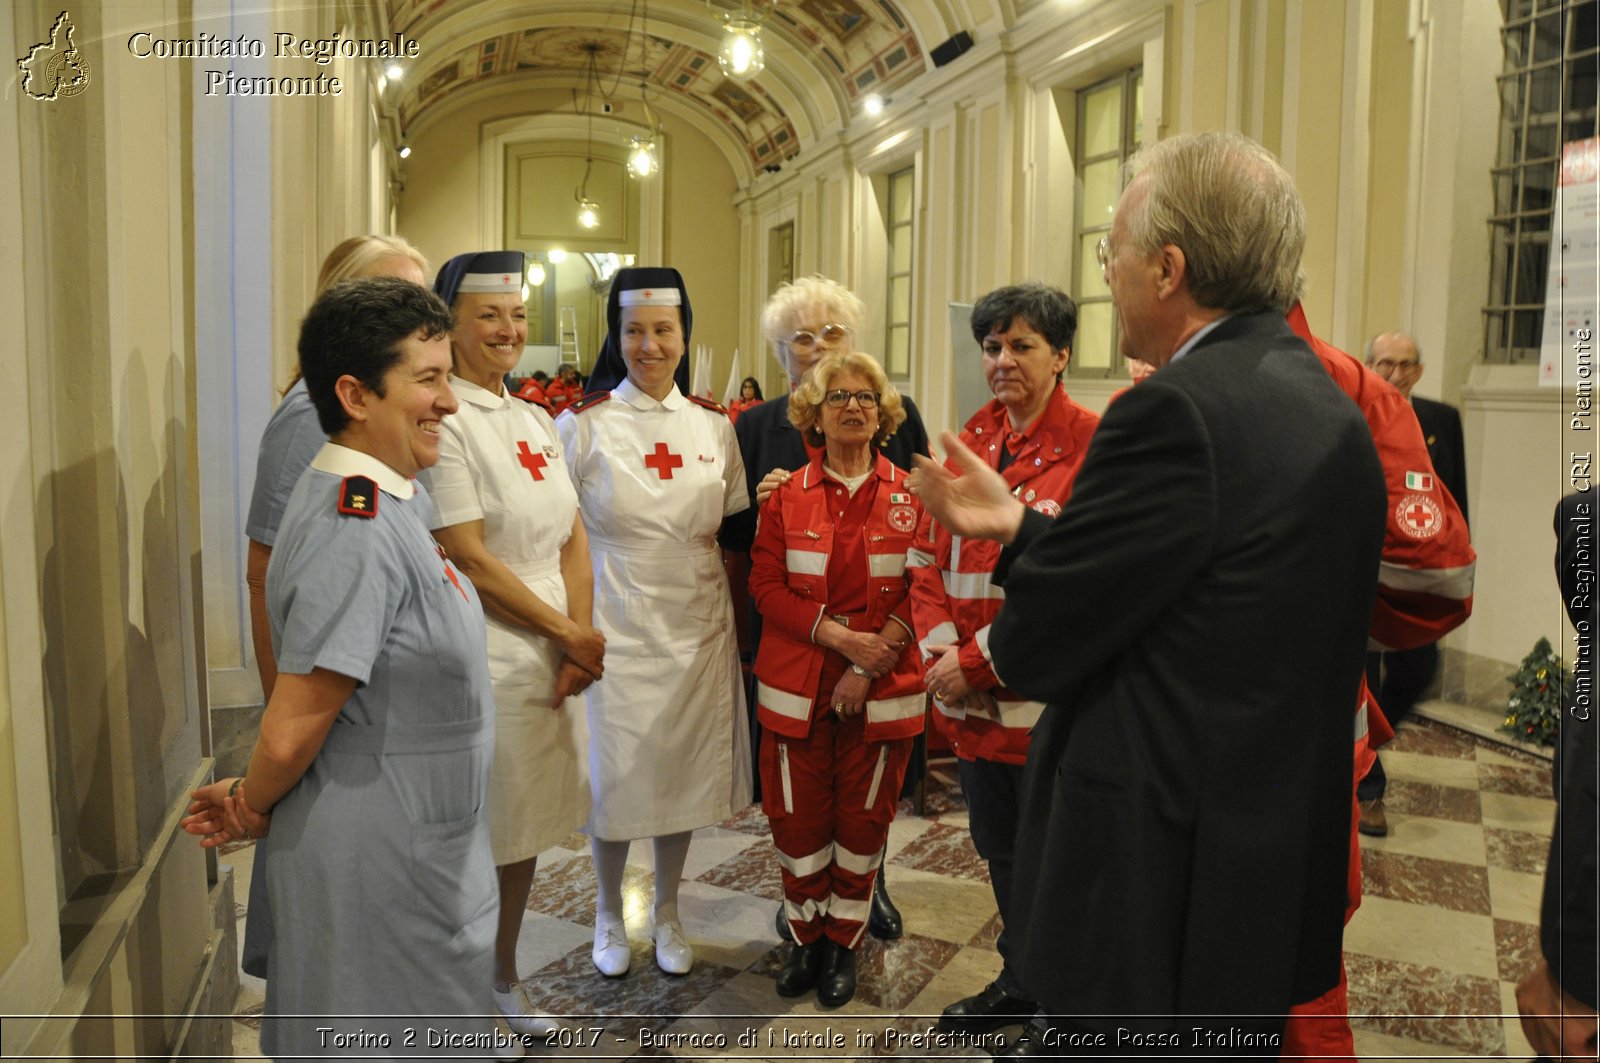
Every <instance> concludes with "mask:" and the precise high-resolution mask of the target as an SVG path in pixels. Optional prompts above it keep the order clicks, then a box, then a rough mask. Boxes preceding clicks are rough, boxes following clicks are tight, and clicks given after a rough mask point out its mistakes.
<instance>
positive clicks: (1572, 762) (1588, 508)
mask: <svg viewBox="0 0 1600 1063" xmlns="http://www.w3.org/2000/svg"><path fill="white" fill-rule="evenodd" d="M1596 523H1597V521H1596V514H1595V491H1594V489H1593V488H1591V489H1590V490H1588V491H1585V492H1582V493H1579V494H1572V495H1568V496H1567V497H1565V498H1563V499H1562V500H1561V504H1560V505H1559V506H1557V507H1556V540H1557V542H1558V543H1559V544H1560V545H1559V548H1558V549H1557V551H1556V574H1557V577H1558V579H1559V582H1560V585H1561V596H1562V599H1563V600H1564V602H1565V604H1566V608H1567V616H1568V617H1570V618H1571V620H1572V623H1573V626H1574V627H1577V628H1578V630H1579V632H1580V634H1586V635H1587V636H1588V637H1589V638H1590V639H1593V638H1594V636H1595V634H1596V632H1595V627H1596V621H1597V616H1596V602H1597V599H1596V598H1595V596H1594V579H1595V554H1594V546H1595V537H1594V536H1595V530H1596ZM1586 653H1587V655H1588V660H1587V662H1586V664H1587V666H1588V675H1589V678H1588V679H1587V680H1585V682H1586V686H1585V687H1584V688H1582V689H1581V690H1578V689H1575V690H1572V691H1570V692H1569V695H1568V700H1567V704H1566V705H1565V706H1564V711H1565V715H1564V717H1563V719H1562V721H1561V730H1560V734H1561V749H1560V754H1559V757H1558V760H1557V764H1556V767H1557V782H1558V789H1557V792H1556V826H1555V834H1554V835H1553V836H1552V837H1551V839H1550V860H1549V864H1548V866H1547V867H1546V868H1545V873H1544V902H1543V904H1542V905H1541V908H1540V913H1539V943H1540V947H1541V951H1543V953H1544V957H1545V960H1546V962H1548V963H1549V964H1550V970H1551V971H1552V972H1554V974H1555V976H1556V981H1557V982H1559V983H1560V984H1561V987H1562V988H1563V989H1565V990H1566V991H1567V992H1568V993H1571V994H1572V995H1573V996H1574V997H1576V998H1578V999H1579V1000H1581V1001H1583V1002H1584V1003H1585V1004H1588V1005H1589V1006H1590V1007H1595V1006H1596V999H1595V998H1596V996H1597V987H1596V980H1597V979H1596V964H1597V963H1600V877H1597V871H1596V864H1597V856H1596V846H1597V839H1600V822H1597V819H1600V816H1597V812H1596V806H1597V804H1600V787H1597V785H1596V776H1597V774H1600V755H1597V752H1596V750H1597V743H1600V731H1597V730H1596V727H1595V722H1594V719H1593V715H1594V712H1595V704H1594V702H1595V697H1594V681H1593V665H1594V657H1593V654H1594V646H1593V643H1592V642H1591V643H1589V644H1587V646H1586ZM1572 682H1573V683H1574V684H1576V683H1577V682H1578V677H1577V676H1576V675H1574V676H1573V678H1572ZM1580 693H1581V694H1583V695H1586V696H1587V699H1588V700H1587V703H1586V704H1585V703H1583V702H1579V701H1578V700H1577V695H1579V694H1580ZM1579 712H1582V713H1583V714H1584V717H1587V718H1581V717H1579V716H1578V715H1577V713H1579Z"/></svg>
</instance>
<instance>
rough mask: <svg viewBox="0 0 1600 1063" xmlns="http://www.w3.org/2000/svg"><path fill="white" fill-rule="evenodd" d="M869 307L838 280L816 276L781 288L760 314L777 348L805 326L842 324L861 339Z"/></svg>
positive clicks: (792, 282) (765, 331)
mask: <svg viewBox="0 0 1600 1063" xmlns="http://www.w3.org/2000/svg"><path fill="white" fill-rule="evenodd" d="M866 312H867V307H866V304H865V303H863V302H862V301H861V298H860V297H859V296H858V295H856V293H855V292H853V291H851V290H850V289H849V288H846V287H845V286H844V285H842V284H840V283H839V282H838V281H836V280H832V279H830V278H828V277H824V276H822V275H821V274H820V273H813V274H811V275H810V276H809V277H801V278H800V279H798V280H794V281H790V282H789V283H787V284H781V285H779V286H778V290H777V291H775V292H773V293H772V298H770V299H768V300H767V305H766V307H765V308H764V309H763V310H762V311H761V331H762V333H763V334H764V335H765V336H766V337H767V342H768V343H770V344H772V345H773V346H774V347H776V346H777V345H778V344H779V343H781V342H783V341H785V340H787V339H788V338H789V336H790V334H791V333H793V332H794V331H795V330H796V329H798V328H800V327H801V326H803V325H812V324H819V325H831V324H839V325H843V326H844V327H845V328H847V329H849V330H850V332H851V335H852V339H859V337H860V334H861V319H862V318H863V317H865V316H866Z"/></svg>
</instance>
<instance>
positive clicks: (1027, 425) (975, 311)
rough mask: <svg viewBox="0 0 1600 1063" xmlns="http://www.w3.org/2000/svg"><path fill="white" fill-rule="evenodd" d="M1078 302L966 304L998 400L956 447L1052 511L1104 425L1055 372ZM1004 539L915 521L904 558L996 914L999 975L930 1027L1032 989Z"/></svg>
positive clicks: (1012, 1015) (988, 1024)
mask: <svg viewBox="0 0 1600 1063" xmlns="http://www.w3.org/2000/svg"><path fill="white" fill-rule="evenodd" d="M1077 324H1078V308H1077V307H1076V306H1075V305H1073V302H1072V299H1071V298H1070V297H1068V295H1067V294H1066V293H1065V292H1063V291H1060V290H1058V289H1056V288H1050V287H1047V286H1045V285H1043V284H1018V285H1013V286H1011V287H1007V288H1001V289H998V290H997V291H993V292H990V293H989V294H988V295H985V296H984V297H983V298H982V299H979V300H978V302H977V304H976V305H975V306H973V308H972V336H973V338H974V339H975V340H977V341H978V345H979V347H980V348H981V349H982V352H983V353H982V355H981V357H982V359H983V377H984V380H985V382H986V383H988V385H989V390H990V392H992V393H993V394H994V401H993V402H990V403H988V404H987V405H985V406H984V407H983V408H982V409H980V410H978V412H977V413H975V414H973V415H972V418H971V419H970V420H969V421H967V424H966V427H965V428H963V429H962V431H961V441H962V442H963V443H965V444H966V445H967V446H969V447H971V448H972V449H973V450H974V451H976V452H977V453H978V454H979V455H980V456H981V457H983V458H984V459H986V460H987V461H988V462H989V465H990V466H991V467H992V468H995V469H998V470H1000V473H1001V475H1002V476H1004V477H1005V480H1006V483H1008V484H1010V485H1011V488H1012V490H1013V491H1014V492H1015V493H1016V496H1017V497H1018V498H1020V499H1022V501H1023V502H1025V503H1026V504H1027V505H1028V506H1029V507H1031V508H1033V509H1036V510H1038V511H1039V512H1041V513H1046V514H1049V515H1050V516H1055V515H1056V514H1058V513H1060V512H1061V507H1062V506H1064V505H1065V504H1066V502H1067V498H1068V497H1069V496H1070V495H1071V494H1072V482H1073V480H1074V479H1075V478H1076V477H1077V475H1078V466H1080V465H1082V464H1083V457H1084V455H1085V454H1086V453H1088V450H1089V437H1090V436H1092V435H1093V434H1094V430H1095V426H1097V425H1098V424H1099V423H1100V418H1099V417H1097V416H1095V415H1094V414H1093V413H1091V412H1090V411H1089V410H1087V409H1085V408H1084V407H1082V406H1079V405H1078V404H1077V403H1076V402H1073V401H1072V399H1070V398H1068V397H1067V391H1066V389H1065V388H1064V387H1062V386H1061V374H1062V372H1063V371H1064V370H1065V369H1066V366H1067V361H1068V360H1069V359H1070V358H1071V357H1072V340H1073V336H1074V334H1075V333H1076V332H1077ZM999 559H1000V544H999V543H996V542H990V541H988V540H985V539H958V538H956V537H954V536H952V535H951V534H950V532H949V531H947V530H946V529H945V528H944V526H943V525H941V524H938V523H936V522H934V520H933V519H932V518H931V517H926V516H925V517H924V518H923V520H922V524H921V526H920V527H919V528H918V531H917V541H916V543H915V546H914V548H913V549H912V551H911V556H910V557H909V558H908V560H907V566H908V568H907V571H908V573H909V574H910V578H911V601H912V615H913V619H914V620H915V622H916V628H917V637H918V641H919V646H918V649H919V650H920V651H921V654H920V655H921V658H922V660H923V661H924V662H925V664H926V666H927V669H928V671H927V683H928V689H929V690H930V691H931V692H932V694H933V699H934V701H933V705H934V710H935V711H934V713H933V718H934V721H935V722H936V723H937V724H938V727H939V729H940V730H941V731H943V732H944V734H945V736H946V737H947V738H949V739H950V745H951V747H952V748H953V749H954V750H955V753H956V756H957V758H958V760H957V765H958V766H959V768H960V772H961V789H962V791H963V792H964V793H965V794H966V797H967V813H968V821H969V824H970V826H971V829H972V841H973V844H974V845H975V846H977V849H978V853H979V855H981V856H982V857H983V858H984V860H985V861H987V863H988V865H989V880H990V882H991V884H992V885H993V887H994V896H995V901H996V902H997V904H998V905H999V908H1000V922H1001V929H1000V937H999V939H998V940H997V941H996V942H995V946H996V948H997V949H998V950H999V952H1000V959H1001V968H1000V974H999V975H998V976H997V977H996V978H995V980H994V981H993V982H991V983H990V984H989V985H988V986H986V987H985V988H984V989H983V990H982V991H980V992H978V993H976V994H974V995H972V996H970V997H966V998H964V999H962V1000H958V1001H956V1002H955V1003H953V1004H951V1005H950V1006H949V1007H948V1008H946V1009H945V1010H944V1014H943V1015H942V1016H941V1017H940V1019H939V1029H940V1030H942V1031H945V1032H949V1033H968V1034H976V1033H983V1032H985V1031H988V1030H994V1029H998V1028H999V1027H1001V1026H1004V1025H1006V1024H1007V1023H1015V1022H1024V1021H1026V1020H1027V1019H1028V1018H1029V1017H1030V1016H1031V1015H1032V1014H1033V1012H1034V1009H1035V1004H1034V999H1033V997H1032V995H1031V994H1030V993H1029V992H1028V991H1027V988H1026V987H1025V986H1023V985H1022V984H1021V982H1020V981H1019V980H1018V976H1017V973H1016V972H1015V971H1014V970H1013V969H1012V966H1011V963H1010V957H1011V939H1010V938H1009V937H1008V936H1007V933H1006V929H1005V924H1006V923H1007V922H1008V921H1009V918H1010V907H1011V864H1012V858H1013V854H1014V852H1015V843H1016V835H1017V795H1018V793H1019V792H1020V787H1021V785H1022V764H1023V761H1024V760H1025V759H1026V758H1027V755H1028V732H1029V730H1031V729H1032V727H1033V725H1034V723H1036V722H1037V721H1038V719H1039V713H1040V712H1041V711H1043V709H1044V706H1043V705H1042V704H1041V703H1039V702H1037V701H1029V700H1028V699H1026V698H1024V697H1022V695H1020V694H1017V693H1014V692H1013V691H1011V690H1008V689H1006V688H1005V687H1004V686H1003V685H1001V682H1000V677H999V676H997V675H995V672H994V667H993V666H992V665H991V664H990V660H989V625H990V623H991V622H992V621H993V620H994V618H995V615H996V614H998V613H999V612H1000V606H1001V604H1002V603H1003V602H1004V601H1005V592H1004V591H1002V590H1001V589H1000V588H999V587H997V586H995V585H994V583H993V582H992V581H991V580H990V576H991V575H992V574H993V572H994V568H995V563H996V562H997V561H998V560H999Z"/></svg>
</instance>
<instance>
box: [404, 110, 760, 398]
mask: <svg viewBox="0 0 1600 1063" xmlns="http://www.w3.org/2000/svg"><path fill="white" fill-rule="evenodd" d="M571 110H572V101H571V96H570V95H569V94H567V93H566V92H559V93H557V92H543V91H538V90H527V89H523V90H520V91H516V92H511V93H500V94H497V95H491V96H486V97H483V98H481V99H475V100H473V101H471V102H470V104H469V105H468V106H459V105H458V106H457V107H455V108H454V109H453V110H451V111H450V112H449V113H447V114H445V115H443V116H442V117H441V118H439V119H437V120H434V121H430V122H429V124H428V125H427V126H426V127H425V128H423V129H421V130H418V131H416V132H415V133H413V134H411V135H410V142H411V147H412V154H411V157H410V158H409V159H407V160H406V161H405V163H404V165H403V166H402V170H401V172H402V175H403V179H404V190H403V191H402V192H401V194H400V196H399V199H398V203H397V211H398V225H397V227H398V230H399V232H400V234H401V235H403V236H404V237H406V239H408V240H410V241H411V242H412V243H414V244H416V245H417V246H418V247H419V248H421V249H422V251H423V253H424V254H426V255H427V256H428V258H429V259H430V261H432V262H433V263H434V264H435V265H437V264H439V263H442V262H443V261H444V260H445V259H446V258H448V257H450V256H451V255H454V254H459V253H461V252H462V251H464V250H468V249H472V248H475V247H477V244H478V241H479V239H480V237H479V233H480V232H481V231H482V227H481V222H482V216H483V215H482V210H483V208H482V204H481V199H482V195H481V190H482V186H483V181H484V174H483V173H482V171H481V166H482V162H481V154H480V144H481V142H482V139H483V129H484V127H485V126H487V125H489V124H490V123H492V122H495V121H498V120H501V119H508V118H515V117H520V116H532V115H541V114H562V113H565V114H570V113H571ZM619 117H623V118H629V119H632V118H635V117H637V115H634V114H631V113H630V111H629V108H628V105H627V103H626V102H624V104H623V107H622V108H621V109H620V110H619ZM661 118H662V125H663V127H664V131H665V134H666V150H665V158H666V169H665V171H664V174H663V176H661V177H658V178H652V180H661V181H664V195H663V213H662V217H661V220H660V224H661V244H660V246H661V247H662V249H663V253H662V260H661V262H660V263H647V262H641V265H650V264H660V265H670V266H675V267H676V268H677V269H678V270H679V271H680V272H682V273H683V276H684V281H685V283H686V284H687V286H688V289H689V298H690V300H691V301H692V302H693V304H694V335H693V337H692V338H691V343H692V344H710V345H711V346H712V347H713V348H714V355H715V357H714V360H713V363H712V373H711V379H712V386H713V388H714V389H715V390H716V391H717V392H718V394H719V396H720V393H721V390H722V387H723V385H724V383H725V382H726V380H727V377H728V370H729V367H730V365H731V363H732V359H733V350H734V347H735V346H738V345H739V342H740V332H739V305H740V304H739V299H740V275H741V274H740V271H741V270H742V269H744V268H745V266H746V263H745V262H744V257H745V256H744V254H743V253H742V250H741V246H742V245H741V240H740V222H739V214H738V211H737V209H736V208H735V206H734V196H735V194H736V193H737V191H738V181H737V179H736V177H735V175H734V172H733V170H732V168H731V167H730V166H729V165H728V162H727V160H726V158H725V157H724V156H723V154H722V152H721V150H720V149H719V148H718V146H717V145H716V144H714V143H713V142H712V141H711V139H710V138H709V137H708V136H707V135H706V134H705V133H703V132H701V130H700V129H698V128H696V127H695V126H694V125H693V124H691V123H689V122H686V121H684V120H682V119H681V118H679V117H676V116H674V115H671V114H664V115H662V116H661ZM604 124H605V122H604V120H600V121H597V123H596V125H597V128H598V127H600V126H603V125H604ZM572 193H573V189H572V188H570V187H568V186H567V185H566V184H562V185H560V187H551V188H549V189H548V195H550V196H552V197H558V198H560V199H562V200H570V199H571V198H572ZM644 243H645V245H646V246H648V245H649V240H648V238H646V239H645V240H644ZM603 331H604V328H603V322H600V323H599V327H598V328H596V330H595V332H594V335H595V340H596V341H598V339H599V334H600V333H601V332H603ZM585 344H586V346H587V345H589V341H588V340H585ZM742 364H743V365H744V366H745V370H744V371H745V372H746V373H748V372H749V371H750V367H751V366H752V365H753V364H754V362H753V359H752V352H750V351H748V350H747V351H746V352H745V353H744V354H743V363H742Z"/></svg>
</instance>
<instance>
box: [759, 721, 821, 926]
mask: <svg viewBox="0 0 1600 1063" xmlns="http://www.w3.org/2000/svg"><path fill="white" fill-rule="evenodd" d="M829 719H831V714H830V716H829ZM819 739H820V740H819ZM832 752H833V734H832V728H831V727H829V726H828V724H827V723H826V722H825V721H824V720H820V719H819V720H818V721H817V722H816V723H814V724H813V725H812V733H811V735H810V736H809V737H806V738H781V739H780V738H779V737H778V736H777V735H776V734H774V733H773V732H771V731H766V732H763V733H762V735H761V792H762V805H763V806H764V807H765V809H766V812H767V821H768V823H769V824H770V826H771V828H772V844H773V845H774V847H776V848H777V850H778V864H779V867H780V874H781V877H782V881H783V897H784V904H783V914H784V918H785V919H787V920H788V921H789V929H790V931H791V933H792V934H793V935H794V940H795V941H796V942H798V943H799V944H801V945H808V944H810V943H811V942H813V941H816V940H817V939H819V938H820V937H822V934H823V926H824V920H825V918H826V916H827V913H828V909H829V907H830V905H831V904H832V898H833V852H834V844H833V809H832V804H833V793H832V788H831V787H830V786H829V785H828V784H827V783H826V782H825V781H824V780H825V779H826V778H827V775H831V773H832ZM819 753H821V754H822V756H823V761H822V762H821V763H820V764H819V763H818V755H819Z"/></svg>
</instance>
